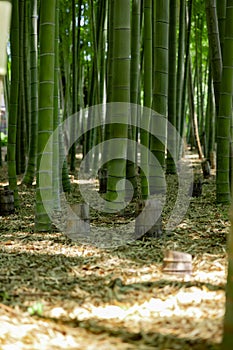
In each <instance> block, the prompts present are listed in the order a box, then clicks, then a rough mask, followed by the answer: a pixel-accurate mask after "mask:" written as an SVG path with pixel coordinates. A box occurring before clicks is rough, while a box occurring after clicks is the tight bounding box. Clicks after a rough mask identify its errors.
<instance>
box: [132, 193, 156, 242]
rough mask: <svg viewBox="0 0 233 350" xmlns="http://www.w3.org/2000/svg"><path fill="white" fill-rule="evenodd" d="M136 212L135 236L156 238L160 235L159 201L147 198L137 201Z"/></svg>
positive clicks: (137, 237) (138, 237)
mask: <svg viewBox="0 0 233 350" xmlns="http://www.w3.org/2000/svg"><path fill="white" fill-rule="evenodd" d="M137 211H138V213H140V214H139V215H138V216H137V217H136V220H135V236H136V239H140V238H141V237H143V236H146V237H151V238H158V237H161V236H162V219H161V212H162V205H161V201H159V200H153V199H148V200H146V201H145V202H144V201H139V202H138V208H137Z"/></svg>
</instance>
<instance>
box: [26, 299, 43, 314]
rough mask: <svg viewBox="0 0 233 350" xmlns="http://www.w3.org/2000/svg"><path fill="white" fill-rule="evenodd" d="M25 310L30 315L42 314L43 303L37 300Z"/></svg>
mask: <svg viewBox="0 0 233 350" xmlns="http://www.w3.org/2000/svg"><path fill="white" fill-rule="evenodd" d="M27 311H28V313H29V314H30V315H31V316H34V315H36V316H42V314H43V304H42V303H40V302H37V303H35V304H33V305H32V306H30V307H28V309H27Z"/></svg>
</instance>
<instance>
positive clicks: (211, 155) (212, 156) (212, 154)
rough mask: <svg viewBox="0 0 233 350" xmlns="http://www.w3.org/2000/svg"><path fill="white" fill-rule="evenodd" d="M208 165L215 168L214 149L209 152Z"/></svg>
mask: <svg viewBox="0 0 233 350" xmlns="http://www.w3.org/2000/svg"><path fill="white" fill-rule="evenodd" d="M210 165H211V169H216V153H215V151H211V152H210Z"/></svg>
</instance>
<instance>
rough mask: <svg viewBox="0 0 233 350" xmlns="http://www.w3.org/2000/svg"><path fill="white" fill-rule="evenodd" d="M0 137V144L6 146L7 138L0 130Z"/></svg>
mask: <svg viewBox="0 0 233 350" xmlns="http://www.w3.org/2000/svg"><path fill="white" fill-rule="evenodd" d="M0 138H1V145H2V146H7V140H8V137H7V135H6V134H4V132H1V133H0Z"/></svg>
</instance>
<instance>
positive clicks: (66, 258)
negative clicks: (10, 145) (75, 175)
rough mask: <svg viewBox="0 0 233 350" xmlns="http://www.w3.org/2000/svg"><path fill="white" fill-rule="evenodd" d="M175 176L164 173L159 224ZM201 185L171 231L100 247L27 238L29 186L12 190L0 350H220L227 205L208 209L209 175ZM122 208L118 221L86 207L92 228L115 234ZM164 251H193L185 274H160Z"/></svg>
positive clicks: (0, 251)
mask: <svg viewBox="0 0 233 350" xmlns="http://www.w3.org/2000/svg"><path fill="white" fill-rule="evenodd" d="M193 165H194V168H195V171H196V172H199V171H200V162H199V161H198V160H197V159H194V161H193ZM0 176H1V181H4V179H5V178H6V169H5V168H3V170H2V171H1V175H0ZM176 180H177V179H176V177H175V175H169V176H167V191H168V193H167V201H166V205H165V208H164V211H163V223H164V225H165V224H166V222H167V220H168V218H169V214H170V212H171V210H172V208H173V205H174V202H175V199H176V189H177V181H176ZM206 182H207V183H206V184H205V185H203V193H202V196H201V197H198V198H192V199H191V202H190V205H189V208H188V211H187V213H186V215H185V217H184V219H183V221H182V222H181V223H180V224H179V225H178V226H177V227H176V229H175V230H174V231H173V232H171V233H169V234H167V235H166V236H165V237H164V238H157V239H149V238H147V239H141V240H137V241H134V242H131V243H130V244H126V245H124V246H119V247H113V248H108V249H100V248H97V247H93V246H91V245H90V246H88V245H82V244H78V243H77V242H73V241H71V240H69V239H68V238H67V237H66V236H65V235H64V234H62V233H60V232H52V233H36V232H35V233H33V226H34V198H35V189H34V188H26V186H24V185H20V186H19V195H20V199H21V206H20V208H19V210H18V211H17V212H16V213H15V214H13V215H10V216H6V217H1V221H0V235H1V247H0V311H1V313H0V348H1V349H3V350H8V349H11V350H14V349H17V350H19V349H30V350H31V349H48V350H50V349H88V350H91V349H97V348H98V349H101V350H102V349H103V350H104V349H106V350H111V349H123V350H124V349H143V350H146V349H148V350H149V349H159V350H160V349H166V350H172V349H182V350H185V349H196V350H199V349H220V342H221V337H222V324H223V316H224V308H225V290H224V289H225V283H226V263H227V254H226V239H227V235H228V232H229V227H230V224H229V220H228V211H229V207H227V206H224V205H217V204H216V203H215V174H214V173H213V174H212V176H211V178H210V179H208V181H206ZM79 198H80V194H79V191H78V186H77V185H76V184H73V186H72V194H71V195H70V199H71V200H74V199H75V200H77V199H79ZM127 210H128V214H127V211H126V215H125V216H118V217H117V218H116V219H115V221H117V224H116V222H115V223H114V222H113V218H112V217H111V216H104V215H101V214H100V213H98V212H94V211H93V212H91V218H92V223H91V224H92V225H93V226H94V227H96V230H97V232H98V229H99V230H101V227H106V226H109V227H113V228H114V227H118V229H120V228H119V227H121V225H122V222H123V223H124V221H125V222H130V211H131V212H132V211H133V210H134V208H133V207H130V206H129V208H128V209H127ZM165 248H166V249H173V250H178V251H182V252H185V253H190V254H192V259H193V261H192V267H193V270H192V274H191V275H190V274H187V275H178V274H175V275H172V274H165V273H164V272H163V269H162V264H163V252H164V249H165Z"/></svg>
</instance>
